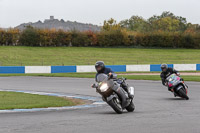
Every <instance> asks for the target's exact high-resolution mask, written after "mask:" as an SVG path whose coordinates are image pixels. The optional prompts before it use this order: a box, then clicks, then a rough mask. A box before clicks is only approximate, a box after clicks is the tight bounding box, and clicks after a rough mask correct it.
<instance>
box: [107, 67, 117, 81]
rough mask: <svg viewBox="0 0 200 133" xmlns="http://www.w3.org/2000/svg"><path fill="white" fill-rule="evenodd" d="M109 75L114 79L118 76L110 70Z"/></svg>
mask: <svg viewBox="0 0 200 133" xmlns="http://www.w3.org/2000/svg"><path fill="white" fill-rule="evenodd" d="M109 73H111V74H112V76H111V78H113V79H116V78H117V74H116V73H115V72H114V71H112V70H111V69H110V68H109Z"/></svg>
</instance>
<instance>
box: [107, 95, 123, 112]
mask: <svg viewBox="0 0 200 133" xmlns="http://www.w3.org/2000/svg"><path fill="white" fill-rule="evenodd" d="M108 104H109V105H110V106H111V107H112V108H113V110H114V111H115V112H116V113H118V114H121V113H123V109H122V106H121V104H120V101H119V99H118V98H116V97H114V98H113V99H112V100H110V101H108Z"/></svg>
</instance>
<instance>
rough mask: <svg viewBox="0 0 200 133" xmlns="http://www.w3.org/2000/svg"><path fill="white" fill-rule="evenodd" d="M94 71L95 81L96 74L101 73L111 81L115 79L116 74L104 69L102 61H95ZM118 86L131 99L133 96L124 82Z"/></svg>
mask: <svg viewBox="0 0 200 133" xmlns="http://www.w3.org/2000/svg"><path fill="white" fill-rule="evenodd" d="M95 69H96V71H97V74H96V77H95V80H96V81H97V76H98V74H101V73H104V74H106V75H108V76H109V77H110V78H112V79H116V78H117V74H116V73H114V72H113V71H112V70H111V69H110V68H106V67H105V64H104V62H103V61H97V62H96V64H95ZM120 85H121V87H122V88H123V89H124V90H125V91H126V92H127V93H128V96H129V98H133V96H132V95H131V94H130V92H129V91H128V87H127V85H126V84H125V83H124V82H123V83H121V84H120Z"/></svg>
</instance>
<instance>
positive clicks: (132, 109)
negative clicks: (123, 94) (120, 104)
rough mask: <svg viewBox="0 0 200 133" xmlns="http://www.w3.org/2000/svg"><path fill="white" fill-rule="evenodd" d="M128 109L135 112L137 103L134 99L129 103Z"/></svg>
mask: <svg viewBox="0 0 200 133" xmlns="http://www.w3.org/2000/svg"><path fill="white" fill-rule="evenodd" d="M126 110H127V111H128V112H133V111H134V110H135V105H134V103H133V100H132V101H131V103H130V104H129V105H128V107H126Z"/></svg>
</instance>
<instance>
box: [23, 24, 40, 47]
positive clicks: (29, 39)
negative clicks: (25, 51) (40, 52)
mask: <svg viewBox="0 0 200 133" xmlns="http://www.w3.org/2000/svg"><path fill="white" fill-rule="evenodd" d="M19 42H20V44H21V45H25V46H40V35H39V33H38V31H37V30H36V29H34V28H33V27H31V26H27V27H26V29H25V30H24V31H23V32H22V34H21V35H20V38H19Z"/></svg>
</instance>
